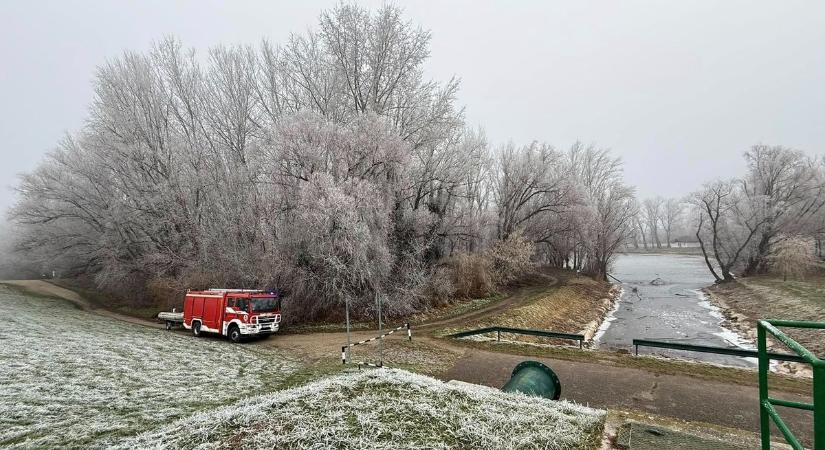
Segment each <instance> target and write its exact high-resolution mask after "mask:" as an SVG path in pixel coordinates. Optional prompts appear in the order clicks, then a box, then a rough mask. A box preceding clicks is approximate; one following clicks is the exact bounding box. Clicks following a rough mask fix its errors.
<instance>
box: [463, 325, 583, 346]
mask: <svg viewBox="0 0 825 450" xmlns="http://www.w3.org/2000/svg"><path fill="white" fill-rule="evenodd" d="M487 333H496V336H497V339H498V340H499V341H500V340H501V333H512V334H524V335H527V336H540V337H548V338H554V339H568V340H571V341H579V348H582V342H584V335H581V334H572V333H558V332H556V331H545V330H533V329H530V328H512V327H486V328H478V329H476V330H468V331H461V332H458V333H454V334H451V335H450V337H452V338H461V337H467V336H473V335H476V334H487Z"/></svg>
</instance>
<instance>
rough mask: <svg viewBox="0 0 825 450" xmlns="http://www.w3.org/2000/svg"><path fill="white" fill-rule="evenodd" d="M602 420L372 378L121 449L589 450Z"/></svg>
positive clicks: (406, 377) (263, 402)
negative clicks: (458, 449)
mask: <svg viewBox="0 0 825 450" xmlns="http://www.w3.org/2000/svg"><path fill="white" fill-rule="evenodd" d="M604 418H605V412H604V411H601V410H596V409H592V408H587V407H584V406H579V405H575V404H572V403H568V402H565V401H551V400H546V399H543V398H538V397H527V396H524V395H521V394H508V393H504V392H501V391H499V390H498V389H493V388H488V387H484V386H475V385H469V384H466V383H459V384H447V383H443V382H441V381H439V380H436V379H434V378H430V377H426V376H423V375H417V374H413V373H410V372H407V371H403V370H398V369H374V370H364V371H360V372H354V373H346V374H340V375H335V376H331V377H328V378H325V379H322V380H320V381H316V382H313V383H310V384H307V385H304V386H301V387H297V388H292V389H289V390H284V391H280V392H274V393H271V394H266V395H262V396H260V397H256V398H253V399H250V400H247V401H243V402H240V403H238V404H236V405H233V406H228V407H224V408H221V409H218V410H215V411H210V412H206V413H202V414H197V415H194V416H192V417H189V418H186V419H182V420H180V421H178V422H176V423H173V424H171V425H169V426H166V427H163V428H160V429H158V430H155V431H151V432H148V433H145V434H143V435H141V436H139V437H137V438H135V439H130V440H127V441H124V442H122V443H120V445H119V446H118V447H119V448H175V449H178V448H198V449H213V448H249V449H264V448H267V449H269V448H289V449H327V448H333V449H450V448H462V449H463V448H477V449H482V448H483V449H487V448H489V449H528V448H529V449H549V450H553V449H584V448H594V447H595V445H594V443H595V442H598V440H599V439H600V438H601V430H602V427H603V424H604Z"/></svg>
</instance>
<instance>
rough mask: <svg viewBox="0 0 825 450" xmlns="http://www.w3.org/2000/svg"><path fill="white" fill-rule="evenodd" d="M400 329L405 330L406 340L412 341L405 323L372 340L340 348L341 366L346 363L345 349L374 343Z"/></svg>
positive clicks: (407, 325) (410, 333) (410, 332)
mask: <svg viewBox="0 0 825 450" xmlns="http://www.w3.org/2000/svg"><path fill="white" fill-rule="evenodd" d="M402 328H407V338H408V339H409V340H412V331H411V330H410V324H409V323H405V324H404V325H401V326H400V327H397V328H394V329H392V330H390V331H389V332H387V333H384V334H382V335H380V336H376V337H374V338H369V339H364V340H363V341H358V342H353V343H352V344H347V345H344V346H342V347H341V363H342V364H346V363H347V349H348V348H351V347H355V346H356V345H361V344H366V343H368V342H372V341H375V340H377V339H383V338H384V337H385V336H389V335H391V334H393V333H395V332H396V331H399V330H401V329H402Z"/></svg>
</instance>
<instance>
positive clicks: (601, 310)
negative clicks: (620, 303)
mask: <svg viewBox="0 0 825 450" xmlns="http://www.w3.org/2000/svg"><path fill="white" fill-rule="evenodd" d="M548 274H549V275H551V276H552V277H554V278H555V279H556V280H557V283H556V284H554V285H552V286H547V285H536V286H529V287H526V288H523V289H522V290H521V292H520V295H523V296H525V298H524V299H523V300H522V301H519V302H518V303H517V304H515V305H513V307H512V308H507V309H505V310H502V311H499V312H496V313H495V314H491V315H490V316H487V317H482V318H478V319H475V320H471V321H468V322H464V323H461V324H455V325H452V326H451V327H449V328H447V329H445V330H442V331H441V332H440V335H444V334H448V333H450V332H455V331H458V330H468V329H473V328H482V327H488V326H506V327H514V328H532V329H540V330H549V331H557V332H563V333H583V334H585V336H586V337H587V338H588V339H589V338H591V337H592V335H593V334H594V333H595V331H596V329H597V328H598V326H599V324H600V323H601V321H602V320H603V318H604V315H605V314H606V313H607V312H608V311H609V310H610V308H611V307H612V305H613V301H614V294H615V292H614V291H613V289H614V288H613V285H611V284H610V283H607V282H602V281H596V280H594V279H592V278H589V277H586V276H583V275H579V274H576V273H574V272H571V271H567V270H559V269H556V270H551V271H548ZM506 338H507V340H510V341H518V342H533V343H538V342H550V341H549V340H547V339H546V338H537V337H531V336H521V335H513V336H511V335H507V336H506ZM568 343H569V342H568Z"/></svg>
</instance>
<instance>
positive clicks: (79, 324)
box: [0, 288, 299, 448]
mask: <svg viewBox="0 0 825 450" xmlns="http://www.w3.org/2000/svg"><path fill="white" fill-rule="evenodd" d="M0 317H3V319H4V320H5V321H6V323H5V324H4V326H3V327H2V328H0V447H2V448H32V447H37V448H43V447H48V448H90V447H92V448H94V447H97V448H105V447H108V446H110V445H111V444H112V443H114V442H116V441H119V440H121V439H122V438H124V437H126V436H133V435H136V434H138V433H141V432H144V431H147V430H151V429H154V428H156V427H158V426H160V425H163V424H168V423H169V422H171V421H174V420H176V419H179V418H182V417H187V416H189V415H191V414H193V413H195V412H198V411H202V410H208V409H213V408H216V407H218V406H222V405H226V404H232V403H235V402H237V401H238V400H239V399H241V398H244V397H249V396H252V395H255V394H259V393H261V392H265V391H267V390H271V389H273V388H275V387H276V386H277V384H278V380H281V379H283V378H284V377H285V376H286V375H287V374H289V373H292V372H294V371H295V370H297V369H298V367H299V366H298V364H297V363H295V362H293V361H291V360H289V359H285V358H284V357H283V356H282V355H280V354H278V353H276V352H275V351H272V350H266V349H262V348H260V346H244V345H233V344H231V343H228V342H226V341H223V340H221V339H208V338H204V339H196V338H194V337H192V336H186V335H181V334H179V333H170V332H166V331H162V330H157V329H151V328H146V327H143V326H139V325H133V324H129V323H125V322H120V321H116V320H112V319H109V318H105V317H101V316H97V315H95V314H91V313H87V312H84V311H81V310H78V309H76V308H74V307H73V306H71V305H69V304H68V303H66V302H64V301H60V300H52V299H46V298H40V297H30V296H27V295H21V294H18V293H15V292H14V291H11V290H9V289H6V288H0Z"/></svg>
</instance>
